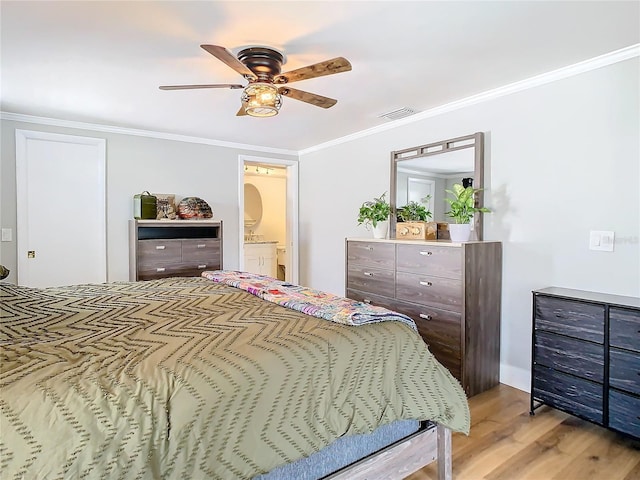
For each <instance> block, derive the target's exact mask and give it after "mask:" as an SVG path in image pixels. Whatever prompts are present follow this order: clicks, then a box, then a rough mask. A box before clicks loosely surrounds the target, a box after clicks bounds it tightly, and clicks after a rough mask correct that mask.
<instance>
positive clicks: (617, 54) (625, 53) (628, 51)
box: [298, 43, 640, 156]
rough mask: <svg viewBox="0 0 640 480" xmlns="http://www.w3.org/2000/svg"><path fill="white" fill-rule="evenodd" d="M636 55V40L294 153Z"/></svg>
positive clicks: (638, 45)
mask: <svg viewBox="0 0 640 480" xmlns="http://www.w3.org/2000/svg"><path fill="white" fill-rule="evenodd" d="M638 56H640V43H636V44H635V45H631V46H629V47H626V48H621V49H620V50H615V51H613V52H610V53H606V54H604V55H600V56H599V57H594V58H591V59H589V60H585V61H583V62H579V63H575V64H573V65H569V66H566V67H563V68H559V69H557V70H553V71H551V72H547V73H543V74H540V75H536V76H535V77H531V78H528V79H525V80H521V81H518V82H514V83H510V84H508V85H504V86H502V87H498V88H494V89H493V90H488V91H486V92H482V93H479V94H477V95H472V96H470V97H466V98H463V99H461V100H456V101H454V102H451V103H447V104H445V105H441V106H439V107H435V108H432V109H429V110H426V111H424V112H420V113H416V114H415V115H411V116H410V117H405V118H402V119H399V120H395V121H393V122H390V123H385V124H384V125H378V126H377V127H372V128H369V129H367V130H362V131H360V132H356V133H353V134H351V135H346V136H344V137H340V138H336V139H334V140H330V141H328V142H325V143H321V144H318V145H315V146H313V147H309V148H305V149H303V150H300V151H299V152H298V155H300V156H302V155H306V154H308V153H312V152H317V151H319V150H324V149H326V148H330V147H334V146H336V145H340V144H342V143H346V142H350V141H352V140H356V139H358V138H363V137H367V136H369V135H374V134H376V133H380V132H384V131H386V130H391V129H393V128H397V127H400V126H403V125H407V124H410V123H414V122H419V121H420V120H424V119H426V118H431V117H436V116H438V115H442V114H443V113H447V112H451V111H454V110H459V109H461V108H465V107H469V106H471V105H475V104H478V103H482V102H486V101H489V100H493V99H496V98H500V97H504V96H506V95H511V94H512V93H516V92H521V91H523V90H528V89H530V88H535V87H538V86H540V85H545V84H547V83H551V82H555V81H558V80H562V79H565V78H569V77H573V76H575V75H580V74H581V73H585V72H589V71H591V70H596V69H598V68H602V67H606V66H607V65H612V64H614V63H618V62H623V61H625V60H629V59H631V58H635V57H638Z"/></svg>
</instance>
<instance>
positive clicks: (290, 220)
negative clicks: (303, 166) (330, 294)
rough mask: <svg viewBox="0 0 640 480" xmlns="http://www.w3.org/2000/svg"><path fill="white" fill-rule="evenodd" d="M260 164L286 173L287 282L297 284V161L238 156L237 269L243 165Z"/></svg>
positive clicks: (241, 255)
mask: <svg viewBox="0 0 640 480" xmlns="http://www.w3.org/2000/svg"><path fill="white" fill-rule="evenodd" d="M245 162H252V163H260V164H262V165H274V166H278V167H283V166H284V167H285V168H286V172H287V219H286V225H287V250H288V254H289V268H290V269H291V277H290V279H289V280H287V281H289V282H291V283H296V284H297V283H298V281H299V278H300V272H299V268H300V266H299V258H298V165H299V163H298V161H297V160H285V159H283V158H271V157H257V156H253V155H238V228H239V234H238V257H239V258H238V269H239V270H243V269H244V164H245Z"/></svg>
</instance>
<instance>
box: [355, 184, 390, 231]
mask: <svg viewBox="0 0 640 480" xmlns="http://www.w3.org/2000/svg"><path fill="white" fill-rule="evenodd" d="M386 195H387V192H384V193H383V194H382V195H380V196H379V197H377V198H374V199H373V200H368V201H366V202H364V203H363V204H362V206H361V207H360V210H359V212H358V225H362V224H364V225H365V226H366V227H368V226H369V225H372V226H373V227H375V226H376V225H377V224H378V222H384V221H385V220H389V215H391V205H389V203H388V202H387V200H386V199H385V196H386Z"/></svg>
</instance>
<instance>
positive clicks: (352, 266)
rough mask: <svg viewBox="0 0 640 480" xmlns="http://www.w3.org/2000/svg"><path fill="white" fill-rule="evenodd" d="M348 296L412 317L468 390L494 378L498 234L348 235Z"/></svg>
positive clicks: (496, 364)
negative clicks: (450, 237) (445, 238)
mask: <svg viewBox="0 0 640 480" xmlns="http://www.w3.org/2000/svg"><path fill="white" fill-rule="evenodd" d="M346 258H347V264H346V296H347V297H349V298H352V299H354V300H358V301H361V302H366V303H371V304H373V305H379V306H383V307H386V308H389V309H391V310H395V311H397V312H400V313H404V314H405V315H408V316H409V317H411V318H412V319H413V320H414V321H415V322H416V325H417V326H418V331H419V332H420V335H421V336H422V337H423V338H424V340H425V342H426V343H427V344H428V345H429V350H430V351H431V352H432V353H433V354H434V356H435V357H436V358H437V359H438V360H439V361H440V363H442V364H443V365H444V366H445V367H447V368H448V369H449V371H450V372H451V373H452V374H453V375H454V376H455V377H456V378H457V379H458V380H460V383H461V384H462V387H463V388H464V390H465V392H466V394H467V395H468V396H473V395H476V394H478V393H480V392H483V391H485V390H487V389H489V388H491V387H494V386H495V385H497V384H498V382H499V374H500V296H501V288H502V283H501V282H502V244H501V243H500V242H468V243H452V242H436V241H434V242H425V241H419V240H404V241H403V240H363V239H347V240H346Z"/></svg>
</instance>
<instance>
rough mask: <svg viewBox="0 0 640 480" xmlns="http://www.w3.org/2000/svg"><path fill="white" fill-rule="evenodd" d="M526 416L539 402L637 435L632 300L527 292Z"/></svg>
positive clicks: (636, 337) (638, 366)
mask: <svg viewBox="0 0 640 480" xmlns="http://www.w3.org/2000/svg"><path fill="white" fill-rule="evenodd" d="M532 341H533V345H532V347H533V348H532V362H531V363H532V370H533V371H532V375H531V414H533V413H534V410H535V409H536V408H538V407H539V406H540V405H542V404H546V405H549V406H552V407H554V408H557V409H559V410H563V411H565V412H568V413H571V414H573V415H576V416H578V417H581V418H584V419H586V420H589V421H591V422H593V423H597V424H598V425H602V426H604V427H607V428H610V429H612V430H616V431H618V432H622V433H625V434H627V435H630V436H633V437H635V438H640V298H637V297H624V296H620V295H610V294H604V293H597V292H588V291H583V290H574V289H568V288H559V287H549V288H544V289H541V290H534V291H533V340H532Z"/></svg>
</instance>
